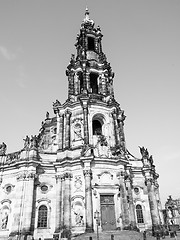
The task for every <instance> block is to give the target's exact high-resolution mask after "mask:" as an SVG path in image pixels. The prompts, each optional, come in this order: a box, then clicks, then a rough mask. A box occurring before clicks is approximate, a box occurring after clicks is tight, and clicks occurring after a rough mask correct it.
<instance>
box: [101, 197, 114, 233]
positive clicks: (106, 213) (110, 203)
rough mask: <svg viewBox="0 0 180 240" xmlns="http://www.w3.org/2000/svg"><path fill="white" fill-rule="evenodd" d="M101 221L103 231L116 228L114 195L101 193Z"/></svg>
mask: <svg viewBox="0 0 180 240" xmlns="http://www.w3.org/2000/svg"><path fill="white" fill-rule="evenodd" d="M100 201H101V223H102V229H103V230H104V231H108V230H109V231H110V230H114V229H116V218H115V209H114V195H101V197H100Z"/></svg>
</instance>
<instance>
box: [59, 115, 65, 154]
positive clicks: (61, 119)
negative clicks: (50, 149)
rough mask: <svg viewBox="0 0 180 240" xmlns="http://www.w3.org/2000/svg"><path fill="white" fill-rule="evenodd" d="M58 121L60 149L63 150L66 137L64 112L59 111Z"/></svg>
mask: <svg viewBox="0 0 180 240" xmlns="http://www.w3.org/2000/svg"><path fill="white" fill-rule="evenodd" d="M57 121H58V123H57V124H58V125H59V127H57V134H58V149H59V150H63V138H64V114H61V113H58V115H57ZM58 125H57V126H58Z"/></svg>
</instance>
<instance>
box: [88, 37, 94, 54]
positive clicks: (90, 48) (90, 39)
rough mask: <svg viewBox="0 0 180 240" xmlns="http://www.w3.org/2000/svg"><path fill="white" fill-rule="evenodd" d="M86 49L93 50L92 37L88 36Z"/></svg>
mask: <svg viewBox="0 0 180 240" xmlns="http://www.w3.org/2000/svg"><path fill="white" fill-rule="evenodd" d="M88 50H91V51H94V50H95V42H94V38H93V37H88Z"/></svg>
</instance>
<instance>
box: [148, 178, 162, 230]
mask: <svg viewBox="0 0 180 240" xmlns="http://www.w3.org/2000/svg"><path fill="white" fill-rule="evenodd" d="M145 183H146V186H147V190H148V199H149V206H150V212H151V219H152V225H153V226H157V225H159V224H160V221H159V214H158V206H157V201H156V196H155V191H154V183H153V179H152V178H146V182H145Z"/></svg>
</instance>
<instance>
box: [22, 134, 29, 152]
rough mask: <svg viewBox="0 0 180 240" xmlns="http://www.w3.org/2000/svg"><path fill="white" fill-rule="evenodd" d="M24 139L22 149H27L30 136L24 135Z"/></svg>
mask: <svg viewBox="0 0 180 240" xmlns="http://www.w3.org/2000/svg"><path fill="white" fill-rule="evenodd" d="M23 140H24V149H27V148H28V147H29V144H30V138H29V137H28V135H27V136H26V138H25V139H23Z"/></svg>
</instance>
